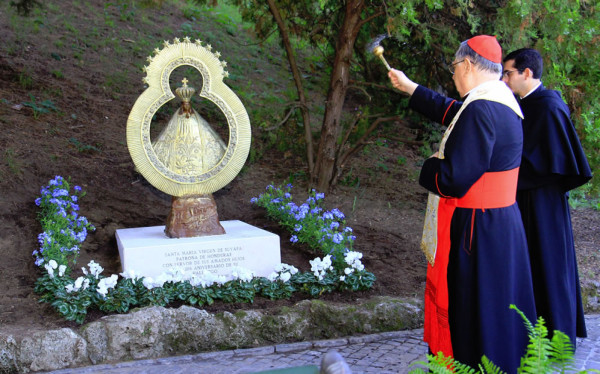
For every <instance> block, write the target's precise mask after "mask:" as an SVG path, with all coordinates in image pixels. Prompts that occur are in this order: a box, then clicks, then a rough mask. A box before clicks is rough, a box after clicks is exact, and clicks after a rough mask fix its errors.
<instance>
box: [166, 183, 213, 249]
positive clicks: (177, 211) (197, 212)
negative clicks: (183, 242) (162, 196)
mask: <svg viewBox="0 0 600 374" xmlns="http://www.w3.org/2000/svg"><path fill="white" fill-rule="evenodd" d="M165 234H166V235H167V236H168V237H169V238H191V237H195V236H209V235H222V234H225V230H224V229H223V226H221V224H220V223H219V215H218V213H217V204H216V203H215V199H214V198H213V196H212V194H207V195H191V196H181V197H177V196H173V199H172V202H171V211H170V212H169V216H168V217H167V224H166V226H165Z"/></svg>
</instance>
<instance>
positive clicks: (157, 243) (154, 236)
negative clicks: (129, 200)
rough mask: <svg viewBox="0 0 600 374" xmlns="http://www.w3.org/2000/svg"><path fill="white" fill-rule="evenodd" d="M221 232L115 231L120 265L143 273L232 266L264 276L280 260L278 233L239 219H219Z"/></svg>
mask: <svg viewBox="0 0 600 374" xmlns="http://www.w3.org/2000/svg"><path fill="white" fill-rule="evenodd" d="M221 225H222V226H223V228H224V229H225V234H224V235H212V236H200V237H194V238H169V237H167V236H166V235H165V233H164V230H165V226H152V227H140V228H131V229H120V230H117V231H116V237H117V244H118V246H119V255H120V257H121V266H122V268H123V271H124V272H128V271H132V270H133V271H135V273H136V274H139V275H142V276H145V277H157V276H158V275H160V274H162V273H165V272H167V271H169V270H175V269H181V270H184V271H185V272H186V273H187V274H194V275H201V274H202V273H203V271H204V270H208V271H210V272H212V273H215V274H218V275H225V276H228V275H230V273H231V270H232V269H233V268H234V267H238V266H239V267H243V268H245V269H248V270H251V271H252V272H253V273H254V275H256V276H262V277H267V276H268V275H270V274H271V273H272V272H273V269H274V268H275V266H276V265H278V264H279V263H280V262H281V252H280V248H279V236H278V235H276V234H273V233H270V232H268V231H265V230H263V229H260V228H258V227H254V226H252V225H249V224H247V223H245V222H242V221H221Z"/></svg>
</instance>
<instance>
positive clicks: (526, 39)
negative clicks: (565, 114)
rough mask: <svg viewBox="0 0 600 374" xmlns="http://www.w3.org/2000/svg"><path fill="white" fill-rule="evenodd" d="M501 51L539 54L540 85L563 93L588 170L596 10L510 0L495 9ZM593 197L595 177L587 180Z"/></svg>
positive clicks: (594, 160) (599, 16)
mask: <svg viewBox="0 0 600 374" xmlns="http://www.w3.org/2000/svg"><path fill="white" fill-rule="evenodd" d="M496 24H497V25H498V30H499V35H500V36H501V42H502V45H503V47H504V50H505V51H510V50H514V49H517V48H521V47H532V48H536V49H537V50H539V51H540V53H541V54H542V56H543V58H544V66H545V69H544V76H543V81H544V84H545V85H546V86H548V87H550V88H553V89H557V90H559V91H562V94H563V97H564V99H565V101H566V102H567V104H568V105H569V107H570V108H571V114H572V119H573V122H574V124H575V127H576V129H577V132H578V134H579V136H580V138H581V142H582V144H583V146H584V148H585V150H586V155H587V157H588V160H589V162H590V166H591V168H592V170H598V169H599V168H600V154H599V153H598V152H597V151H596V150H597V149H598V148H599V147H600V89H599V88H598V85H597V84H596V82H598V81H599V80H600V65H599V64H598V61H600V51H599V50H598V48H596V45H597V43H598V32H599V31H600V9H598V7H597V4H596V5H594V4H593V3H592V2H589V1H570V0H559V1H544V2H541V3H540V2H539V1H534V0H518V1H517V0H510V1H508V3H507V6H506V7H503V8H502V9H499V10H498V19H497V20H496ZM591 186H592V187H591V190H590V193H591V194H592V196H593V197H597V196H598V195H599V193H600V180H598V178H595V179H594V180H592V183H591Z"/></svg>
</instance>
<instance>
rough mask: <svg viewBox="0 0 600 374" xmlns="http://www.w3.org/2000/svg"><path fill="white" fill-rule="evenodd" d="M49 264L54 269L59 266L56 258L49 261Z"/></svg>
mask: <svg viewBox="0 0 600 374" xmlns="http://www.w3.org/2000/svg"><path fill="white" fill-rule="evenodd" d="M48 265H50V266H51V267H52V269H56V268H57V267H58V263H56V261H54V260H50V261H48Z"/></svg>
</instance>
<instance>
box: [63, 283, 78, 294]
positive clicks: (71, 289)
mask: <svg viewBox="0 0 600 374" xmlns="http://www.w3.org/2000/svg"><path fill="white" fill-rule="evenodd" d="M65 290H66V291H67V293H71V292H73V291H76V290H75V288H74V287H73V285H72V284H67V285H66V286H65Z"/></svg>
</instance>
